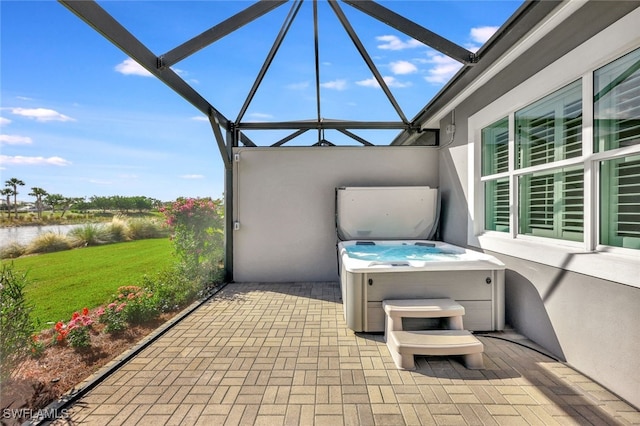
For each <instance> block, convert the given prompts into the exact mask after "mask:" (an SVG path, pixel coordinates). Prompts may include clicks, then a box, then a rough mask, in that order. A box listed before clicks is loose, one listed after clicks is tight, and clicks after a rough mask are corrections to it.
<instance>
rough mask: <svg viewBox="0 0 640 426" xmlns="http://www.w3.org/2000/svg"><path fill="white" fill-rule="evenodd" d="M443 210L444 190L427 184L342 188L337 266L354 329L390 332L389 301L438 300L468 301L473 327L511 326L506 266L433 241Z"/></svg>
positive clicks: (466, 323) (469, 322)
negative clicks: (384, 306)
mask: <svg viewBox="0 0 640 426" xmlns="http://www.w3.org/2000/svg"><path fill="white" fill-rule="evenodd" d="M438 211H439V209H438V190H437V189H435V188H430V187H427V186H419V187H341V188H336V230H337V234H338V240H339V242H338V246H337V249H338V271H339V274H340V285H341V289H342V303H343V305H344V316H345V319H346V322H347V326H348V327H349V328H350V329H352V330H354V331H364V332H381V331H384V322H385V314H384V311H383V309H382V301H383V300H388V299H432V298H433V299H440V298H450V299H453V300H455V301H456V302H458V303H459V304H460V305H462V306H463V307H464V308H465V315H464V318H463V322H464V328H465V329H467V330H472V331H489V330H503V329H504V321H505V320H504V268H505V266H504V264H503V263H501V262H500V261H499V260H498V259H496V258H495V257H493V256H490V255H487V254H484V253H480V252H476V251H473V250H468V249H465V248H463V247H457V246H454V245H451V244H446V243H443V242H439V241H431V239H432V237H433V234H434V232H435V229H436V226H437V222H438ZM398 249H400V250H398ZM399 251H400V252H402V253H398V252H399ZM407 251H408V252H407Z"/></svg>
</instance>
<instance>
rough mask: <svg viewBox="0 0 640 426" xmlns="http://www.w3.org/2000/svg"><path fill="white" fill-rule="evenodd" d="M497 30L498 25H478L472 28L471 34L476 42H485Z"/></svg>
mask: <svg viewBox="0 0 640 426" xmlns="http://www.w3.org/2000/svg"><path fill="white" fill-rule="evenodd" d="M496 31H498V27H476V28H471V32H470V35H471V39H472V40H473V41H474V42H476V43H480V44H484V43H486V42H487V40H489V39H490V38H491V36H492V35H494V34H495V32H496Z"/></svg>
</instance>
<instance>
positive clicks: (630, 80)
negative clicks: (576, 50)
mask: <svg viewBox="0 0 640 426" xmlns="http://www.w3.org/2000/svg"><path fill="white" fill-rule="evenodd" d="M593 83H594V95H593V102H594V126H595V137H594V147H593V150H594V152H601V151H606V150H610V149H616V148H622V147H626V146H631V145H638V144H640V49H638V50H636V51H634V52H631V53H629V54H628V55H626V56H624V57H622V58H620V59H618V60H617V61H615V62H612V63H611V64H609V65H606V66H605V67H602V68H600V69H599V70H597V71H596V72H595V73H594V75H593Z"/></svg>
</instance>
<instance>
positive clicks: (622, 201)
mask: <svg viewBox="0 0 640 426" xmlns="http://www.w3.org/2000/svg"><path fill="white" fill-rule="evenodd" d="M601 174H602V176H601V181H602V183H601V187H602V196H601V214H600V216H601V243H602V244H607V245H612V246H617V247H627V248H636V249H638V248H640V156H635V157H629V158H621V159H616V160H609V161H604V162H603V163H602V166H601Z"/></svg>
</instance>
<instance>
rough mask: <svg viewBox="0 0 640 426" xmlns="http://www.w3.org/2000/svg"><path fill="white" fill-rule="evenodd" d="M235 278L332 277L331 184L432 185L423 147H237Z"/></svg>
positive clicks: (433, 156)
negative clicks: (237, 226) (237, 225)
mask: <svg viewBox="0 0 640 426" xmlns="http://www.w3.org/2000/svg"><path fill="white" fill-rule="evenodd" d="M234 154H237V155H238V161H234V163H233V168H234V170H233V173H234V222H236V221H237V222H238V224H239V229H237V230H235V231H233V233H234V234H233V243H234V249H233V270H234V280H235V281H237V282H248V281H258V282H291V281H298V282H299V281H336V280H337V279H338V265H337V252H336V243H337V236H336V229H335V188H336V187H340V186H411V185H427V186H431V187H437V185H438V153H437V149H434V148H429V147H279V148H237V149H235V150H234Z"/></svg>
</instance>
